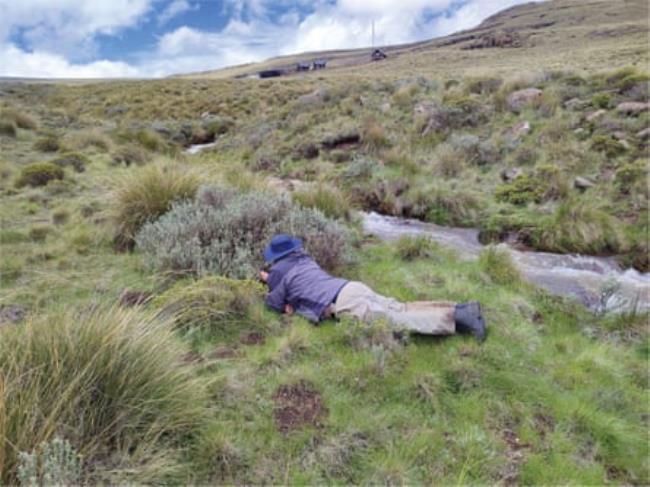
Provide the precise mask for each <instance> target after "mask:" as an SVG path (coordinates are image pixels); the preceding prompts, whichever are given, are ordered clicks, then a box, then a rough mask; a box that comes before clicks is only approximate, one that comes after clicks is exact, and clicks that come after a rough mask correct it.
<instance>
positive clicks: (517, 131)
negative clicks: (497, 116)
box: [504, 120, 530, 140]
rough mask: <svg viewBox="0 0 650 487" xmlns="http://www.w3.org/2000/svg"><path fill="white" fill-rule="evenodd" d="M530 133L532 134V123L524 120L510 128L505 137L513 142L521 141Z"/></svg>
mask: <svg viewBox="0 0 650 487" xmlns="http://www.w3.org/2000/svg"><path fill="white" fill-rule="evenodd" d="M528 132H530V123H529V122H528V120H524V121H522V122H519V123H517V124H515V125H513V126H512V127H510V128H509V129H508V130H506V131H505V133H504V135H505V136H506V137H508V138H509V139H511V140H519V139H521V138H522V137H523V136H524V135H526V134H527V133H528Z"/></svg>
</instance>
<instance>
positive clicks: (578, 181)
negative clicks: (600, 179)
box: [573, 176, 596, 190]
mask: <svg viewBox="0 0 650 487" xmlns="http://www.w3.org/2000/svg"><path fill="white" fill-rule="evenodd" d="M595 185H596V183H594V182H593V181H591V180H590V179H587V178H584V177H582V176H578V177H577V178H575V179H574V180H573V186H574V187H575V188H577V189H582V190H585V189H588V188H593V187H594V186H595Z"/></svg>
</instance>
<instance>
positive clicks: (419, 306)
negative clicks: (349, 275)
mask: <svg viewBox="0 0 650 487" xmlns="http://www.w3.org/2000/svg"><path fill="white" fill-rule="evenodd" d="M335 308H336V314H346V313H348V314H351V315H353V316H356V317H357V318H359V319H360V320H362V321H366V322H370V321H372V320H375V319H378V318H386V319H387V320H388V321H389V322H390V323H391V324H392V325H393V326H394V327H395V328H398V329H401V330H408V331H412V332H415V333H422V334H427V335H451V334H453V333H455V331H456V324H455V322H454V313H455V309H456V305H455V303H451V302H448V301H440V302H436V301H416V302H413V303H401V302H399V301H397V300H395V299H393V298H389V297H386V296H382V295H381V294H378V293H376V292H375V291H373V290H372V289H370V288H369V287H368V286H366V285H365V284H363V283H361V282H354V281H353V282H349V283H348V284H346V285H345V286H344V287H343V289H341V292H340V293H339V296H338V298H337V300H336V305H335Z"/></svg>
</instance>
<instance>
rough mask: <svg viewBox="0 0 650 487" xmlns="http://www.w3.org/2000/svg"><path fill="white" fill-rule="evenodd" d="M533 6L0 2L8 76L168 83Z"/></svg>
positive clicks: (367, 0)
mask: <svg viewBox="0 0 650 487" xmlns="http://www.w3.org/2000/svg"><path fill="white" fill-rule="evenodd" d="M524 1H525V0H399V1H395V0H315V1H306V0H276V1H270V0H0V12H2V15H1V16H0V76H21V77H75V78H94V77H160V76H167V75H170V74H174V73H184V72H194V71H203V70H208V69H215V68H219V67H223V66H228V65H234V64H243V63H247V62H253V61H260V60H263V59H266V58H268V57H272V56H277V55H282V54H292V53H297V52H305V51H313V50H323V49H341V48H354V47H364V46H368V45H369V44H370V25H371V23H372V21H373V20H374V22H375V25H376V36H377V43H378V44H397V43H404V42H412V41H418V40H423V39H430V38H432V37H437V36H440V35H445V34H448V33H451V32H455V31H458V30H462V29H466V28H470V27H473V26H475V25H477V24H478V23H480V22H481V21H482V20H483V19H484V18H485V17H487V16H489V15H492V14H493V13H495V12H497V11H499V10H502V9H504V8H507V7H509V6H512V5H514V4H517V3H523V2H524Z"/></svg>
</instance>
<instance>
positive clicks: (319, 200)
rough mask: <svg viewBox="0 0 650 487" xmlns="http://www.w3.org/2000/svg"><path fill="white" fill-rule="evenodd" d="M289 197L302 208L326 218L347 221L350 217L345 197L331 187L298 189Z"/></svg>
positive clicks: (320, 186) (321, 186)
mask: <svg viewBox="0 0 650 487" xmlns="http://www.w3.org/2000/svg"><path fill="white" fill-rule="evenodd" d="M291 196H292V198H293V200H294V201H295V202H296V203H298V204H299V205H300V206H302V207H303V208H315V209H318V210H320V211H322V212H323V214H324V215H325V216H326V217H328V218H339V219H347V218H349V216H350V204H349V202H348V200H347V197H346V195H345V194H343V192H341V191H340V190H339V189H337V188H334V187H332V186H326V185H318V186H316V187H308V188H305V189H299V190H296V191H294V192H293V193H292V194H291Z"/></svg>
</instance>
